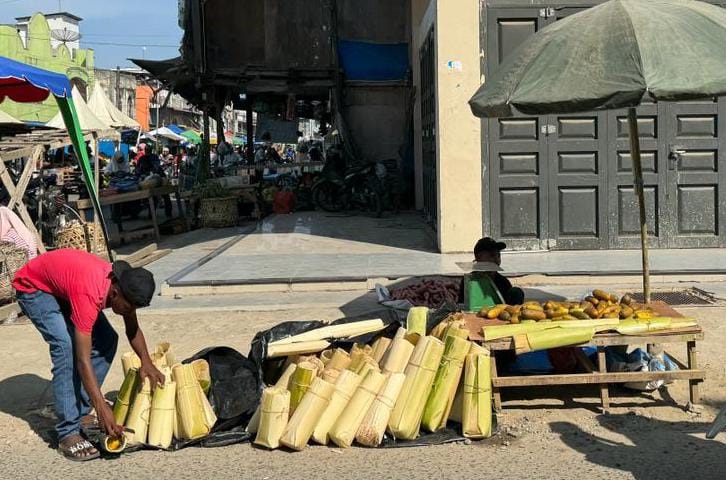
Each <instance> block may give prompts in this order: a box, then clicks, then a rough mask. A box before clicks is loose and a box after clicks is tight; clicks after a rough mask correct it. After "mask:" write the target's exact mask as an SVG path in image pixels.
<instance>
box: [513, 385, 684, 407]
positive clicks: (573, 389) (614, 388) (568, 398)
mask: <svg viewBox="0 0 726 480" xmlns="http://www.w3.org/2000/svg"><path fill="white" fill-rule="evenodd" d="M501 392H502V402H505V404H504V408H514V409H518V410H541V409H543V408H547V409H550V410H567V409H572V408H582V409H585V410H590V411H592V412H596V413H600V412H601V405H602V404H601V402H600V396H599V395H600V391H599V389H598V387H597V386H593V385H552V386H541V387H534V386H533V387H522V388H506V389H503V390H501ZM610 397H611V398H610V399H611V404H612V406H613V407H622V408H629V407H676V408H683V405H679V404H678V402H676V401H675V400H674V399H673V397H671V396H670V394H669V393H668V391H667V390H666V389H661V390H658V391H654V392H639V391H637V390H631V389H628V388H625V387H622V386H619V385H611V386H610Z"/></svg>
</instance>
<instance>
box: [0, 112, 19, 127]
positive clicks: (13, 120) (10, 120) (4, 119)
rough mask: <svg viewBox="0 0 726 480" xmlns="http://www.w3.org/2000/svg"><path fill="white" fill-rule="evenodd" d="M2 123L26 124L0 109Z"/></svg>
mask: <svg viewBox="0 0 726 480" xmlns="http://www.w3.org/2000/svg"><path fill="white" fill-rule="evenodd" d="M0 125H24V123H23V122H21V121H20V120H18V119H17V118H15V117H13V116H12V115H10V114H7V113H5V112H3V111H2V110H0Z"/></svg>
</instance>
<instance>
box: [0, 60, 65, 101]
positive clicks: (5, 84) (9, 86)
mask: <svg viewBox="0 0 726 480" xmlns="http://www.w3.org/2000/svg"><path fill="white" fill-rule="evenodd" d="M51 93H52V94H53V95H55V96H56V97H67V96H70V94H71V83H70V81H69V80H68V77H66V76H65V75H63V74H60V73H55V72H49V71H47V70H42V69H40V68H37V67H34V66H32V65H27V64H25V63H21V62H17V61H15V60H11V59H9V58H7V57H0V102H2V101H3V100H5V98H9V99H11V100H14V101H16V102H22V103H26V102H42V101H43V100H45V99H46V98H48V95H50V94H51Z"/></svg>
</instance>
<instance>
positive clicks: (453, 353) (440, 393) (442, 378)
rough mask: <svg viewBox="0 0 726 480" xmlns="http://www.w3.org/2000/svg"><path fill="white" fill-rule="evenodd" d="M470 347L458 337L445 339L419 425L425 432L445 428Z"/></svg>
mask: <svg viewBox="0 0 726 480" xmlns="http://www.w3.org/2000/svg"><path fill="white" fill-rule="evenodd" d="M470 347H471V342H469V341H468V340H466V339H464V338H461V337H460V336H457V335H448V336H447V337H446V340H445V342H444V354H443V356H442V358H441V364H440V365H439V368H438V370H437V372H436V377H435V378H434V382H433V386H432V387H431V392H430V393H429V395H428V399H427V401H426V407H425V408H424V412H423V417H422V419H421V425H423V427H424V428H425V429H426V430H428V431H430V432H436V431H437V430H440V429H442V428H444V427H445V426H446V421H447V420H448V419H449V413H450V412H451V407H452V405H453V402H454V397H455V396H456V388H457V386H458V385H459V380H460V379H461V372H462V370H463V369H464V360H465V359H466V355H467V354H468V353H469V348H470Z"/></svg>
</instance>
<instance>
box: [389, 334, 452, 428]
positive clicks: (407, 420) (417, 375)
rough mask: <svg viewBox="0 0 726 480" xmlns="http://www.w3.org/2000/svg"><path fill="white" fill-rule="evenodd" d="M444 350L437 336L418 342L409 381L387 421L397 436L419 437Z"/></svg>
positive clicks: (408, 373) (426, 337) (406, 373)
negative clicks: (425, 408) (427, 401)
mask: <svg viewBox="0 0 726 480" xmlns="http://www.w3.org/2000/svg"><path fill="white" fill-rule="evenodd" d="M443 353H444V344H443V343H442V342H441V340H439V339H438V338H435V337H432V336H425V337H421V338H420V339H419V341H418V343H417V344H416V347H415V348H414V350H413V353H412V354H411V359H410V360H409V362H408V365H407V366H406V370H405V371H404V373H405V375H406V380H405V381H404V382H403V387H402V389H401V393H400V394H399V396H398V400H397V401H396V405H395V407H393V412H392V413H391V418H390V420H389V421H388V428H389V429H390V431H391V433H392V434H393V435H394V437H396V438H402V439H404V440H413V439H415V438H416V437H417V436H418V433H419V427H420V426H421V417H422V415H423V411H424V407H425V406H426V399H427V398H428V393H429V391H430V390H431V385H432V384H433V381H434V377H435V375H436V371H437V370H438V367H439V363H440V362H441V356H442V355H443Z"/></svg>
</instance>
